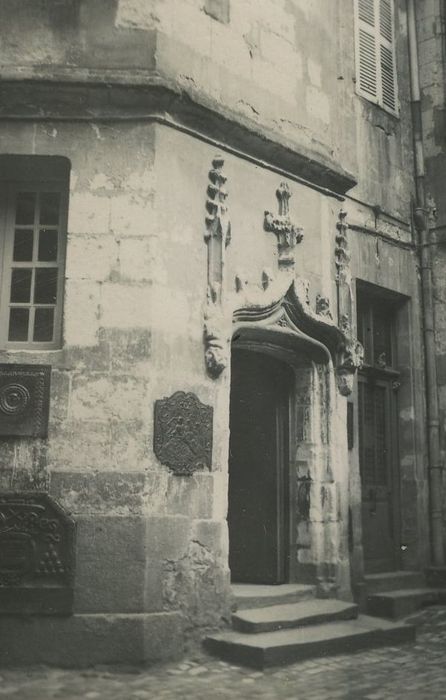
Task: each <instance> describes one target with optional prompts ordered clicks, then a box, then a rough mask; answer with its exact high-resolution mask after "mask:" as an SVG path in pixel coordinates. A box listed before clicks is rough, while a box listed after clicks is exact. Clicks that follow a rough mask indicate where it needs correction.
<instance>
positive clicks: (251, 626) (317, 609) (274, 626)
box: [232, 599, 358, 634]
mask: <svg viewBox="0 0 446 700" xmlns="http://www.w3.org/2000/svg"><path fill="white" fill-rule="evenodd" d="M357 616H358V606H357V605H354V604H353V603H345V602H343V601H341V600H322V599H315V600H304V601H302V602H300V603H288V605H270V606H268V607H266V608H252V609H248V610H240V612H238V613H235V614H234V615H233V616H232V626H233V628H234V629H235V630H238V631H239V632H247V633H248V634H252V633H255V634H259V633H262V632H273V631H275V630H281V629H289V628H291V627H303V626H304V625H318V624H322V623H326V622H334V621H335V620H351V619H353V618H355V617H357Z"/></svg>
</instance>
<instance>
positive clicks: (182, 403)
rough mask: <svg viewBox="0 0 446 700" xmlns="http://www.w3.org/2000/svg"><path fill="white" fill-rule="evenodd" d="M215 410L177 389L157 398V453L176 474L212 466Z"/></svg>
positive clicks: (155, 443)
mask: <svg viewBox="0 0 446 700" xmlns="http://www.w3.org/2000/svg"><path fill="white" fill-rule="evenodd" d="M212 422H213V410H212V407H211V406H206V405H205V404H203V403H201V401H200V400H199V399H198V398H197V397H196V396H195V394H186V393H185V392H184V391H177V392H176V393H175V394H172V396H170V397H169V398H165V399H160V400H158V401H155V429H154V441H153V442H154V444H153V448H154V452H155V454H156V456H157V457H158V459H159V460H160V462H161V463H162V464H165V465H166V466H167V467H169V469H171V470H172V471H173V472H174V474H178V475H180V476H190V475H191V474H193V473H194V472H195V471H197V470H198V469H203V468H208V469H210V468H211V465H212Z"/></svg>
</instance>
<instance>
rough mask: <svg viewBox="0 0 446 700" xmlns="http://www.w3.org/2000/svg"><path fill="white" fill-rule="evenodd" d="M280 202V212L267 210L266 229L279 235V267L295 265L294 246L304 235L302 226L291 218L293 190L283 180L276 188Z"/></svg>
mask: <svg viewBox="0 0 446 700" xmlns="http://www.w3.org/2000/svg"><path fill="white" fill-rule="evenodd" d="M276 197H277V201H278V203H279V213H278V214H276V215H275V214H272V213H271V212H270V211H265V219H264V224H263V226H264V229H265V231H271V232H272V233H275V234H276V236H277V248H278V252H279V267H291V266H292V265H294V253H293V251H294V247H295V246H296V245H297V244H298V243H300V242H301V240H302V239H303V237H304V234H303V229H302V227H301V226H298V225H297V224H294V223H293V222H292V221H291V218H290V197H291V192H290V188H289V186H288V183H286V182H281V183H280V185H279V187H278V188H277V190H276Z"/></svg>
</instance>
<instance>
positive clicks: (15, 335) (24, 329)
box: [8, 308, 29, 340]
mask: <svg viewBox="0 0 446 700" xmlns="http://www.w3.org/2000/svg"><path fill="white" fill-rule="evenodd" d="M28 322H29V309H17V308H16V309H14V308H12V309H11V311H10V315H9V333H8V340H28Z"/></svg>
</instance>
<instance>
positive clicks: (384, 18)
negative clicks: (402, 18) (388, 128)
mask: <svg viewBox="0 0 446 700" xmlns="http://www.w3.org/2000/svg"><path fill="white" fill-rule="evenodd" d="M355 23H356V82H357V90H358V92H359V94H360V95H362V96H363V97H365V98H367V99H368V100H370V101H371V102H375V103H376V104H379V105H381V106H382V107H384V108H385V109H387V110H389V111H391V112H393V113H396V112H397V98H396V70H395V43H394V18H393V0H355Z"/></svg>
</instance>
